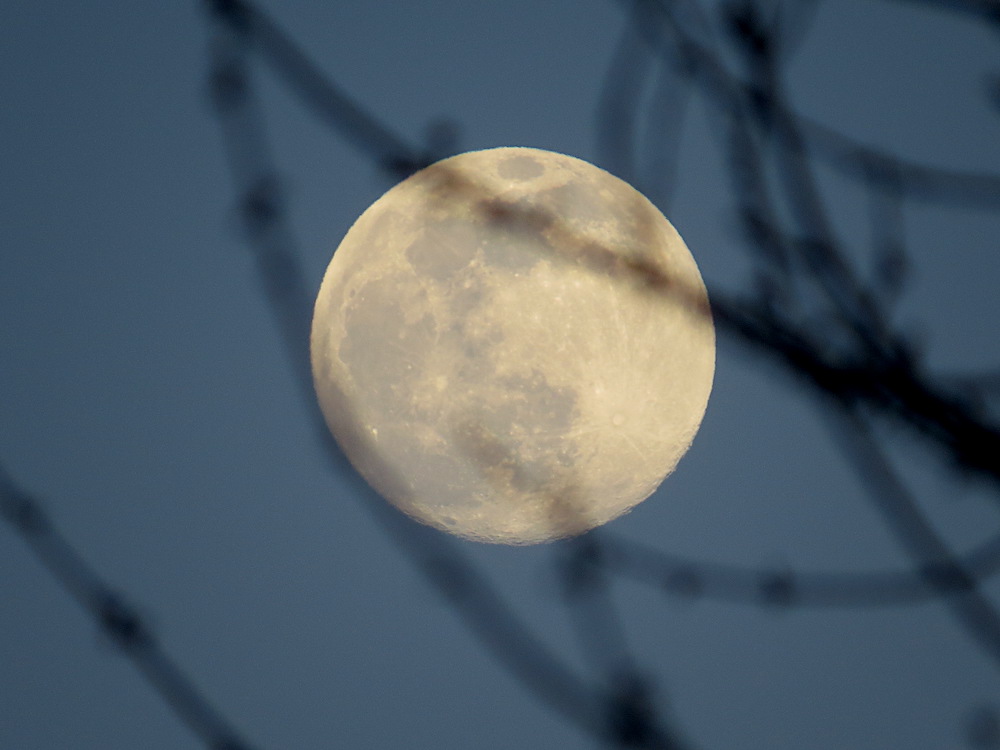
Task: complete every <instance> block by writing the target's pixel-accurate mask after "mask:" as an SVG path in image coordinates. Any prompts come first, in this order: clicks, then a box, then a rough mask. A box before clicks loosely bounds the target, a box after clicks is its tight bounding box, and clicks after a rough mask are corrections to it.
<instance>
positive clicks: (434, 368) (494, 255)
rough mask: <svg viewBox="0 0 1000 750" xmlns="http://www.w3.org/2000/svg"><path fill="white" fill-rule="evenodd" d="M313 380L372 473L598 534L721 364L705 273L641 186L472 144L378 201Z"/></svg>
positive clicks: (468, 532)
mask: <svg viewBox="0 0 1000 750" xmlns="http://www.w3.org/2000/svg"><path fill="white" fill-rule="evenodd" d="M311 348H312V367H313V377H314V381H315V387H316V393H317V396H318V398H319V403H320V406H321V408H322V410H323V413H324V415H325V417H326V420H327V423H328V425H329V427H330V429H331V431H332V432H333V434H334V436H335V437H336V439H337V441H338V443H339V444H340V446H341V447H342V448H343V450H344V452H345V453H346V454H347V456H348V458H349V459H350V460H351V462H352V464H353V465H354V466H355V467H356V468H357V470H358V471H359V472H360V473H361V474H362V475H363V476H364V477H365V478H366V479H367V480H368V482H369V483H370V484H371V485H372V486H373V487H374V488H375V489H376V490H378V492H379V493H380V494H381V495H383V496H384V497H385V498H386V499H387V500H389V501H390V502H391V503H392V504H393V505H395V506H396V507H398V508H399V509H400V510H402V511H403V512H405V513H407V514H409V515H410V516H412V517H413V518H415V519H417V520H419V521H421V522H423V523H425V524H430V525H431V526H434V527H437V528H439V529H442V530H444V531H447V532H451V533H453V534H457V535H459V536H462V537H465V538H469V539H476V540H480V541H486V542H499V543H506V544H531V543H536V542H544V541H549V540H553V539H558V538H561V537H567V536H572V535H575V534H580V533H582V532H585V531H587V530H589V529H592V528H594V527H596V526H599V525H601V524H604V523H606V522H607V521H610V520H611V519H613V518H616V517H617V516H620V515H621V514H623V513H625V512H626V511H628V510H630V509H631V508H633V507H634V506H635V505H636V504H638V503H639V502H641V501H642V500H643V499H645V498H646V497H648V496H649V495H650V494H651V493H652V492H653V491H654V490H655V489H656V488H657V486H658V485H659V484H660V482H661V481H662V480H663V478H664V477H665V476H666V475H667V474H669V473H670V472H671V471H673V469H674V467H675V466H676V464H677V462H678V460H679V459H680V458H681V456H682V455H683V454H684V453H685V451H687V449H688V446H689V445H690V443H691V440H692V439H693V437H694V435H695V432H696V431H697V430H698V426H699V424H700V423H701V419H702V416H703V415H704V411H705V407H706V404H707V401H708V396H709V392H710V390H711V386H712V378H713V372H714V367H715V333H714V328H713V325H712V320H711V315H710V311H709V305H708V298H707V296H706V293H705V286H704V284H703V283H702V279H701V276H700V274H699V272H698V268H697V266H696V265H695V262H694V260H693V258H692V257H691V254H690V252H689V251H688V249H687V247H686V246H685V244H684V242H683V240H682V239H681V238H680V236H679V235H678V234H677V232H676V231H675V230H674V228H673V226H671V224H670V223H669V222H668V221H667V220H666V219H665V218H664V217H663V215H662V214H661V213H660V212H659V211H658V210H657V209H656V208H655V207H654V206H653V205H652V204H651V203H650V202H649V201H647V200H646V199H645V198H644V197H643V196H642V195H641V194H640V193H639V192H637V191H636V190H635V189H634V188H632V187H631V186H629V185H628V184H626V183H625V182H622V181H621V180H619V179H617V178H616V177H614V176H612V175H610V174H609V173H607V172H605V171H603V170H601V169H598V168H597V167H595V166H593V165H591V164H588V163H587V162H584V161H581V160H579V159H575V158H572V157H569V156H564V155H562V154H556V153H552V152H548V151H540V150H537V149H529V148H498V149H490V150H485V151H475V152H470V153H466V154H460V155H458V156H454V157H452V158H449V159H445V160H443V161H440V162H438V163H436V164H434V165H432V166H430V167H428V168H426V169H424V170H422V171H420V172H418V173H417V174H415V175H413V176H412V177H410V178H408V179H406V180H405V181H403V182H402V183H400V184H399V185H397V186H396V187H394V188H392V189H391V190H390V191H389V192H387V193H386V194H385V195H384V196H382V198H380V199H379V200H378V201H376V202H375V203H374V204H373V205H372V206H371V207H370V208H369V209H368V210H367V211H365V212H364V214H363V215H362V216H361V217H360V218H359V219H358V220H357V222H356V223H355V224H354V226H352V227H351V229H350V231H349V232H348V233H347V235H346V236H345V238H344V240H343V241H342V242H341V244H340V246H339V248H338V249H337V251H336V253H335V254H334V257H333V260H332V261H331V263H330V266H329V268H328V269H327V272H326V275H325V277H324V279H323V283H322V286H321V289H320V292H319V296H318V298H317V301H316V307H315V315H314V318H313V327H312V340H311Z"/></svg>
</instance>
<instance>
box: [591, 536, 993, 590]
mask: <svg viewBox="0 0 1000 750" xmlns="http://www.w3.org/2000/svg"><path fill="white" fill-rule="evenodd" d="M599 559H600V562H601V564H602V565H604V566H606V567H607V568H608V569H609V570H611V571H613V572H614V573H615V574H617V575H620V576H624V577H628V578H632V579H634V580H637V581H641V582H643V583H646V584H648V585H650V586H653V587H655V588H657V589H659V590H660V591H662V592H663V593H665V594H669V595H672V596H675V597H679V598H683V599H689V600H707V601H724V602H731V603H734V604H748V605H754V606H760V607H773V606H775V605H781V606H793V607H797V608H833V607H837V608H847V607H858V608H861V607H864V608H876V607H896V606H901V605H914V604H922V603H926V602H928V601H930V600H933V599H936V598H938V597H940V596H941V595H942V593H944V592H948V593H957V592H961V591H964V590H965V583H964V582H963V581H959V580H957V579H954V578H950V577H949V576H947V575H946V574H945V573H946V572H947V571H946V570H945V569H944V568H935V564H930V565H927V566H924V568H923V569H918V570H913V571H910V570H906V571H896V572H889V571H872V570H869V571H863V572H851V573H848V572H812V573H806V572H801V571H793V570H784V569H776V568H758V569H754V568H750V567H747V566H743V565H723V564H721V563H710V562H704V561H700V560H691V559H690V558H687V557H684V556H681V555H677V554H673V553H670V552H668V551H666V550H661V549H655V548H652V547H649V546H648V545H643V544H640V543H638V542H635V541H632V540H628V539H622V538H619V537H610V536H609V535H607V534H603V535H602V551H601V556H600V558H599ZM957 564H958V565H960V566H961V567H962V568H963V569H965V570H967V571H968V572H969V575H970V576H972V577H973V578H974V579H975V580H977V581H985V580H987V579H988V578H990V577H992V576H994V575H996V574H997V573H998V572H1000V536H998V537H993V538H992V539H989V540H988V541H986V542H984V543H983V544H981V545H979V546H977V547H975V548H974V549H973V550H971V551H970V552H968V553H966V554H965V555H962V556H961V557H960V558H958V559H957ZM929 578H933V579H934V580H935V581H936V584H935V585H934V586H931V585H930V584H929V583H928V579H929Z"/></svg>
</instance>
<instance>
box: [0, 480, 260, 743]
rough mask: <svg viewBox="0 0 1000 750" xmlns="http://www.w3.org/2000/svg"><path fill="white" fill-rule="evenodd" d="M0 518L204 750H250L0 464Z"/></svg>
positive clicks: (134, 613) (142, 622)
mask: <svg viewBox="0 0 1000 750" xmlns="http://www.w3.org/2000/svg"><path fill="white" fill-rule="evenodd" d="M0 516H2V517H3V518H4V520H5V521H7V523H8V524H9V525H10V526H11V528H13V529H14V531H16V532H17V533H18V534H20V536H21V538H22V539H24V541H25V542H26V543H27V544H28V545H29V546H30V547H31V549H32V551H33V552H34V553H35V556H36V557H37V558H38V560H39V561H40V562H41V563H42V564H43V565H44V566H45V567H46V568H47V569H48V571H49V572H50V573H51V574H52V577H53V578H55V579H56V581H57V582H58V583H59V584H60V585H61V586H62V587H63V589H65V590H66V592H67V593H68V594H69V595H70V596H71V597H73V599H74V600H76V602H77V604H79V605H80V606H81V607H82V608H83V609H84V610H86V611H87V613H88V614H89V615H90V616H91V617H92V618H93V620H94V622H95V623H96V624H97V626H98V627H99V628H100V630H101V632H102V633H103V634H104V635H106V636H107V637H108V640H109V641H111V643H113V644H114V645H115V647H116V648H117V649H118V650H119V651H120V652H121V653H122V654H124V655H125V656H126V657H127V658H128V659H129V660H130V661H131V662H132V664H134V665H135V667H136V669H138V670H139V672H140V673H141V674H142V676H143V677H145V679H146V681H147V682H148V683H149V684H150V685H151V686H152V687H153V688H154V689H155V690H156V692H157V693H159V695H160V697H161V698H163V701H164V702H165V703H166V704H167V705H168V706H170V708H171V709H172V710H173V712H174V713H175V714H176V715H177V717H178V718H179V719H180V720H181V721H182V722H183V723H184V724H186V725H187V726H188V728H189V729H190V730H191V731H192V732H193V733H194V734H195V735H196V736H197V737H198V738H199V739H201V741H202V742H203V743H204V744H205V746H206V747H207V748H209V750H250V748H251V747H252V746H251V745H250V744H249V743H248V742H246V741H245V740H244V739H243V738H242V737H241V736H240V734H239V732H238V731H237V730H236V729H235V727H234V726H233V725H232V724H231V723H230V722H229V721H228V720H227V719H226V718H225V717H224V716H223V715H222V714H221V713H219V712H218V710H216V708H215V707H214V706H213V705H212V704H211V703H210V702H209V701H208V699H207V698H206V697H205V696H204V695H202V693H201V692H200V691H199V690H198V688H196V687H195V685H194V682H193V681H192V680H191V678H190V677H188V676H187V674H186V673H185V672H184V670H183V669H181V667H180V666H179V665H178V664H177V662H176V660H174V658H173V657H171V656H170V655H169V654H168V653H167V652H166V651H165V650H164V648H163V647H162V645H161V644H160V641H159V639H158V638H157V636H156V634H155V633H154V632H153V630H152V629H151V628H150V626H149V623H148V622H146V620H145V619H143V617H142V616H141V615H140V614H139V612H138V610H136V608H135V607H134V606H132V605H131V604H130V603H129V602H128V601H127V600H126V599H125V598H124V597H123V596H122V595H121V594H120V593H119V592H117V591H115V590H114V589H113V588H112V587H111V586H110V585H109V584H108V583H106V582H105V580H104V579H103V578H102V577H101V576H100V575H99V574H98V573H97V572H96V571H95V570H94V569H93V568H91V567H90V566H89V565H88V564H87V563H86V562H85V561H84V559H83V557H82V556H81V555H80V554H79V553H78V552H77V551H76V549H74V548H73V546H72V545H71V544H70V543H69V542H68V541H67V540H66V538H65V537H63V535H62V534H61V533H60V532H59V531H58V530H57V529H56V527H55V525H54V524H53V523H52V519H51V518H50V517H49V515H48V513H46V512H45V510H44V509H43V507H42V506H41V504H40V503H39V502H38V501H37V500H36V499H35V498H34V497H32V496H31V495H30V494H29V493H28V492H27V491H25V490H24V489H22V488H21V487H19V486H18V485H17V484H16V483H15V482H14V480H13V479H12V478H11V476H10V475H9V474H8V473H7V470H6V468H5V467H4V466H3V465H2V464H0Z"/></svg>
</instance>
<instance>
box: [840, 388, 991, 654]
mask: <svg viewBox="0 0 1000 750" xmlns="http://www.w3.org/2000/svg"><path fill="white" fill-rule="evenodd" d="M828 413H829V414H830V415H831V416H832V417H833V425H834V428H835V430H834V431H835V434H836V435H837V436H838V437H839V438H840V441H841V444H842V445H843V446H844V449H845V452H846V453H847V454H848V456H849V457H850V458H851V460H852V461H853V463H854V464H855V466H857V468H858V471H859V473H860V474H861V476H862V477H863V478H864V479H865V480H866V488H867V489H868V491H869V495H870V497H871V500H872V503H873V504H874V505H875V507H876V509H878V510H879V511H881V513H882V515H883V517H884V519H885V523H886V525H887V526H888V527H889V528H890V529H891V530H892V531H893V532H894V533H895V534H896V536H897V538H898V539H899V541H900V543H901V544H902V546H903V548H904V549H905V550H906V551H907V552H908V553H909V555H910V557H912V558H913V560H914V562H915V563H916V564H917V566H918V567H917V569H918V571H919V572H920V574H921V575H922V576H923V577H924V579H925V580H926V582H927V584H928V585H929V586H930V587H932V588H934V589H936V590H937V591H938V593H939V594H940V598H941V601H942V602H943V603H944V605H945V606H946V607H948V609H950V610H951V611H952V614H953V615H954V617H955V619H956V620H957V621H958V622H959V623H960V624H961V625H962V627H963V628H964V630H965V631H966V632H967V633H968V634H969V636H970V637H971V638H972V640H973V641H974V642H976V643H977V645H978V646H979V647H980V648H981V649H982V651H983V652H984V653H985V654H986V655H987V656H989V657H990V658H991V659H992V660H993V661H994V666H996V667H998V668H1000V613H998V612H997V609H996V608H995V607H994V606H993V604H992V603H991V602H990V600H989V599H988V598H987V597H986V596H985V595H983V594H982V593H981V592H980V591H979V585H978V581H977V579H976V577H975V574H974V573H973V572H972V571H971V570H969V569H968V567H967V566H965V565H963V563H962V562H961V561H960V560H958V559H956V558H955V557H954V556H953V555H952V553H951V550H949V549H948V546H947V544H945V542H944V539H943V538H942V537H941V536H940V535H939V534H938V533H937V532H936V531H935V530H934V528H933V527H932V526H931V525H930V523H928V521H927V520H926V519H925V518H924V516H923V514H922V513H921V512H920V511H919V510H918V508H917V506H916V504H915V503H914V501H913V499H912V498H911V497H910V494H909V492H907V490H906V487H905V486H904V485H903V483H902V481H901V480H900V479H899V477H898V476H897V475H896V472H895V471H894V470H893V469H892V466H891V465H890V464H889V461H888V459H887V458H886V457H885V455H884V453H883V451H882V448H881V446H880V445H879V444H878V441H877V440H876V439H875V436H874V434H873V433H872V430H871V428H870V426H869V425H868V424H867V422H866V420H865V419H864V418H863V417H862V416H861V415H860V414H859V413H858V412H857V411H855V410H854V409H852V408H850V407H849V406H847V407H846V408H835V409H831V410H829V412H828Z"/></svg>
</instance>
